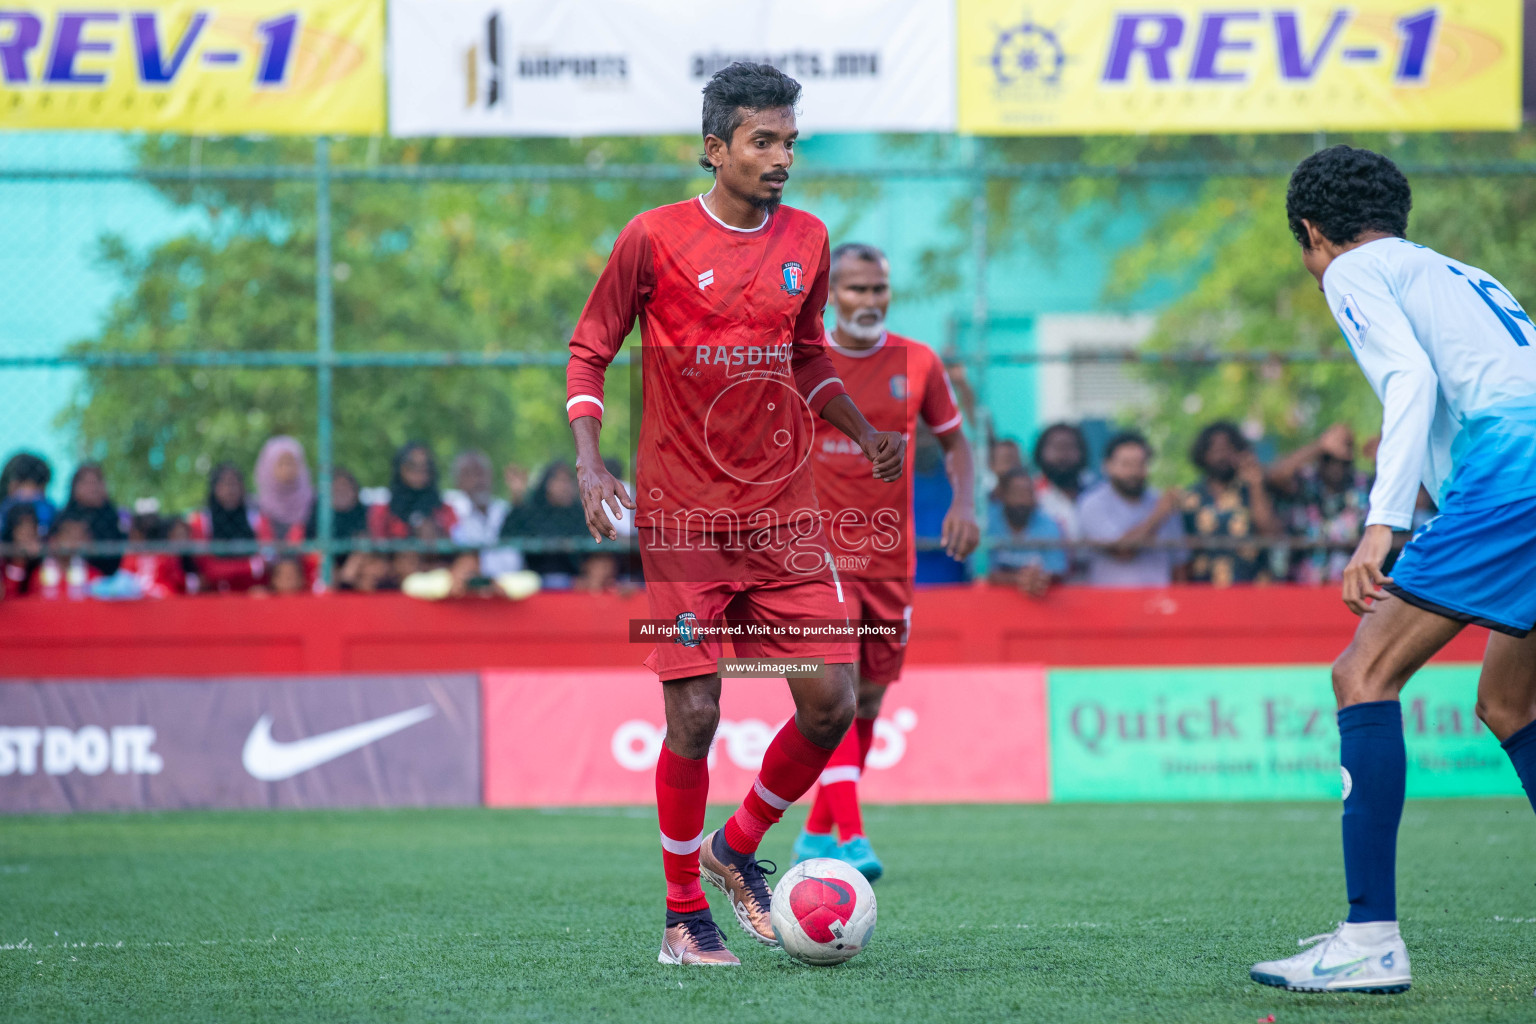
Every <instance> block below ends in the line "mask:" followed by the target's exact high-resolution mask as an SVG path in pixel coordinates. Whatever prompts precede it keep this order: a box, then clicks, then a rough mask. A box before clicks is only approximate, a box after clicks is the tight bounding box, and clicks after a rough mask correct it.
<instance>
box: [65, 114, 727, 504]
mask: <svg viewBox="0 0 1536 1024" xmlns="http://www.w3.org/2000/svg"><path fill="white" fill-rule="evenodd" d="M694 148H695V145H694V143H692V142H689V141H687V140H682V139H645V140H599V141H590V140H589V141H585V142H581V141H565V140H455V141H448V140H425V141H424V140H397V141H379V140H351V141H347V142H338V143H336V144H335V145H334V146H333V148H332V159H333V164H334V166H338V167H341V166H357V165H359V164H379V163H384V164H405V165H422V166H428V165H432V164H445V163H511V164H529V163H535V164H591V163H594V162H599V161H609V162H625V163H631V162H633V163H648V162H649V163H683V164H686V163H687V162H689V161H690V160H691V159H692V156H693V150H694ZM313 155H314V150H313V144H312V143H310V142H308V141H307V140H281V141H250V140H226V141H209V140H197V139H191V140H189V139H184V138H174V137H149V138H146V139H145V140H143V141H142V142H141V143H140V145H139V151H138V158H139V161H140V163H141V165H142V166H144V167H147V168H158V167H181V168H184V167H188V166H194V167H201V168H203V169H210V168H216V167H239V168H245V169H252V168H262V167H282V166H290V167H291V166H295V165H304V164H307V163H310V162H311V161H312V160H313ZM698 185H699V183H698V182H691V181H646V180H641V179H632V180H609V181H603V182H599V183H593V182H590V181H540V182H531V181H530V182H486V183H478V182H475V183H463V182H378V181H364V180H348V179H339V180H336V181H334V182H333V183H332V186H331V189H332V214H331V218H332V234H333V254H334V266H333V281H332V284H333V288H334V294H335V346H336V349H337V351H338V352H339V353H382V354H388V353H392V352H406V351H421V350H426V351H451V352H485V353H497V352H549V353H557V352H559V351H561V350H563V348H564V346H565V343H566V341H567V340H568V338H569V336H570V330H571V328H572V326H573V325H574V323H575V320H576V317H577V315H578V314H579V312H580V310H581V307H582V304H583V302H584V301H585V300H586V297H587V293H588V291H589V290H590V289H591V286H592V282H593V281H594V280H595V278H596V276H597V274H598V272H599V271H600V270H601V269H602V266H603V264H604V262H605V261H606V259H607V256H608V252H609V249H610V248H611V246H612V243H613V240H614V238H615V237H616V236H617V234H618V231H619V229H620V228H622V227H623V225H624V224H625V223H626V222H627V221H628V220H629V219H630V218H631V217H632V216H633V215H634V214H635V213H637V212H639V211H640V210H643V209H646V208H648V207H652V206H656V205H660V204H662V203H666V202H672V201H675V200H677V199H680V198H683V197H685V196H687V195H690V194H695V193H696V192H697V191H699V188H698ZM156 187H157V188H158V189H159V191H160V192H161V193H162V194H163V195H164V196H165V198H166V199H167V200H168V201H169V202H170V203H171V204H173V206H174V207H175V208H176V210H178V211H179V212H180V213H181V214H182V216H183V218H184V219H185V220H186V221H187V222H188V225H189V226H188V227H187V229H186V230H184V231H183V232H181V233H180V234H178V235H176V236H175V237H173V238H170V239H169V240H167V241H165V242H163V243H161V244H158V245H155V246H153V247H151V248H149V249H147V250H146V251H134V250H133V249H132V248H131V247H130V246H129V245H127V244H126V243H125V242H124V241H123V240H122V239H120V238H111V237H109V238H105V239H103V240H102V243H101V259H102V260H103V261H104V262H105V264H106V265H107V266H108V267H109V268H111V270H112V271H113V272H115V273H116V274H117V275H118V276H119V277H120V278H121V280H122V282H123V290H122V293H121V296H120V297H119V298H118V299H117V300H116V302H115V303H114V304H113V305H112V307H111V310H110V313H109V315H108V316H107V317H106V319H105V322H104V324H103V326H102V328H101V330H100V331H99V333H97V334H96V335H95V336H94V337H92V338H89V339H87V340H84V341H82V342H80V343H78V344H77V345H76V346H75V348H74V351H76V352H92V353H115V352H126V353H142V352H187V351H196V352H204V353H233V352H245V353H250V352H295V351H301V352H303V351H313V350H314V347H315V339H316V324H317V321H316V311H317V305H316V301H315V274H316V257H315V240H316V230H317V220H316V213H315V196H316V190H315V184H314V181H313V179H312V178H306V177H304V176H296V177H289V178H286V179H284V178H274V179H272V180H230V179H221V178H217V177H209V178H205V179H202V180H198V181H193V182H187V181H182V180H175V181H171V180H164V181H160V182H159V183H157V185H156ZM334 390H335V394H334V408H335V457H336V462H337V464H339V465H345V466H348V467H350V468H352V469H353V470H354V471H355V472H356V473H357V474H358V475H359V476H360V477H361V478H362V479H363V481H364V482H365V483H382V482H384V481H385V480H386V479H387V475H388V468H389V459H390V455H391V453H392V451H393V449H394V448H395V447H396V446H397V445H399V444H401V443H403V442H404V441H406V440H407V439H421V440H424V441H426V442H427V443H429V444H430V445H431V446H432V447H433V449H434V451H436V452H437V454H438V457H439V460H440V461H441V462H443V463H446V462H447V460H448V459H449V458H450V457H451V456H452V454H453V453H454V452H456V451H459V450H461V449H463V448H466V447H478V448H483V449H485V450H486V451H488V452H489V453H490V454H491V456H492V457H493V458H495V459H497V460H516V461H519V462H522V463H524V464H525V465H531V464H536V463H538V462H540V461H543V460H545V459H547V458H550V457H554V456H565V457H568V455H569V446H570V442H569V436H568V433H567V430H566V427H565V416H564V414H563V406H564V402H563V396H564V392H565V388H564V371H563V369H560V368H553V369H523V370H501V369H497V370H484V369H456V368H450V369H430V370H428V369H408V368H387V367H386V368H341V369H338V370H337V371H336V374H335V389H334ZM608 390H609V394H610V395H611V396H612V397H613V398H614V399H615V401H613V402H612V403H611V404H610V406H609V413H608V416H607V417H606V423H607V427H608V429H607V430H605V439H604V440H605V448H607V449H608V450H609V451H611V452H612V453H613V454H615V455H620V456H622V455H623V454H624V452H625V451H626V450H627V447H628V443H629V437H628V426H629V423H628V397H629V390H630V389H629V382H628V378H627V371H626V370H625V369H624V368H622V367H615V368H614V370H613V371H612V372H611V373H610V375H609V386H608ZM63 419H64V422H63V424H62V425H64V426H66V427H69V428H72V429H73V430H74V432H75V433H76V435H77V436H78V438H79V439H80V441H81V442H82V446H83V448H84V451H85V453H86V454H87V455H89V456H90V457H93V458H97V459H100V460H101V461H102V462H103V463H104V465H105V467H106V470H107V474H108V477H109V481H110V484H111V486H112V489H113V493H115V494H117V495H119V496H120V497H121V498H132V497H136V496H140V495H158V496H160V497H161V498H162V500H163V501H165V502H166V503H167V505H168V506H169V507H172V508H186V507H190V506H192V505H194V504H196V503H198V502H199V501H201V500H202V498H203V495H204V494H205V492H206V483H205V479H206V472H207V469H208V468H209V467H210V466H212V465H213V464H216V463H218V462H220V461H222V460H225V459H232V460H234V461H235V462H237V463H238V464H241V465H244V466H250V465H251V464H252V463H253V461H254V457H255V453H256V451H257V449H258V448H259V447H260V446H261V444H262V442H263V441H265V440H266V438H268V437H269V436H271V435H273V434H278V433H288V434H293V435H294V436H296V437H299V438H300V439H301V440H303V441H304V442H305V443H306V445H307V446H308V447H309V449H310V457H311V462H312V463H313V461H314V458H315V451H314V440H315V437H316V392H315V373H314V371H313V370H311V369H307V368H233V367H217V366H210V367H206V368H193V369H188V368H176V367H164V368H155V369H125V368H104V369H92V370H90V371H88V372H87V373H86V374H85V377H84V381H83V383H82V386H81V387H80V389H79V392H78V394H77V395H76V397H75V400H74V401H73V403H72V404H71V406H70V407H69V408H68V409H67V410H66V411H65V413H64V414H63Z"/></svg>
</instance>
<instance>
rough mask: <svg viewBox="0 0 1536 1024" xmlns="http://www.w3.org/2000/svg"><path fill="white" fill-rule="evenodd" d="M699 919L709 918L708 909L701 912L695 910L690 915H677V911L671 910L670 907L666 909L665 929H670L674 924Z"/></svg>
mask: <svg viewBox="0 0 1536 1024" xmlns="http://www.w3.org/2000/svg"><path fill="white" fill-rule="evenodd" d="M701 917H709V908H708V907H705V908H704V909H703V910H695V911H693V912H692V913H691V914H679V913H678V912H677V911H675V910H673V909H672V908H671V907H668V908H667V927H668V928H671V927H672V926H673V925H675V924H682V923H683V922H684V921H692V920H695V919H697V918H701Z"/></svg>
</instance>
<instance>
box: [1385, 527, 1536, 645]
mask: <svg viewBox="0 0 1536 1024" xmlns="http://www.w3.org/2000/svg"><path fill="white" fill-rule="evenodd" d="M1457 504H1458V503H1457V502H1455V501H1454V500H1448V501H1447V502H1446V508H1445V510H1444V511H1442V512H1441V513H1440V514H1439V515H1438V516H1436V517H1435V518H1433V519H1431V520H1430V521H1429V522H1427V523H1425V524H1424V525H1423V526H1421V527H1419V529H1418V531H1417V532H1416V533H1414V535H1413V539H1412V540H1410V541H1409V542H1408V545H1407V547H1405V548H1403V553H1402V555H1401V556H1400V557H1399V558H1398V560H1397V564H1396V565H1394V566H1393V567H1392V573H1391V575H1392V581H1393V582H1392V583H1391V584H1390V585H1388V586H1387V588H1386V589H1387V590H1388V591H1390V592H1391V593H1393V594H1396V595H1397V596H1398V597H1400V598H1402V599H1403V600H1404V601H1407V602H1408V603H1409V604H1412V605H1416V606H1417V607H1420V608H1423V609H1424V610H1426V611H1431V612H1434V613H1436V614H1438V615H1444V616H1445V617H1446V618H1450V619H1456V620H1457V621H1459V622H1469V623H1472V624H1474V625H1478V626H1487V627H1488V628H1489V629H1495V630H1498V631H1499V632H1500V633H1508V634H1509V635H1510V636H1515V637H1524V636H1525V635H1526V634H1527V633H1529V632H1530V631H1531V630H1532V629H1533V628H1536V498H1529V497H1528V498H1522V499H1521V500H1519V501H1512V502H1510V503H1509V504H1508V505H1499V506H1497V507H1495V508H1489V509H1478V510H1476V511H1466V512H1462V511H1458V510H1457V509H1456V507H1455V506H1456V505H1457Z"/></svg>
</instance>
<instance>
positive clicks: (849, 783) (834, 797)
mask: <svg viewBox="0 0 1536 1024" xmlns="http://www.w3.org/2000/svg"><path fill="white" fill-rule="evenodd" d="M874 742H875V720H874V719H873V718H855V719H854V720H853V728H852V729H849V730H848V732H847V733H846V734H844V736H843V742H842V743H840V744H838V747H837V749H836V750H834V751H833V752H832V757H831V759H830V760H828V761H827V767H826V770H825V771H823V772H822V773H821V787H820V788H819V789H817V790H816V802H815V803H813V804H812V805H811V814H810V817H809V818H807V819H806V822H805V830H806V831H807V832H814V833H816V834H817V835H826V834H828V833H830V832H831V831H832V826H833V825H836V826H837V831H838V834H839V835H840V836H841V837H842V841H843V842H845V843H846V842H847V841H848V840H850V839H852V838H854V837H855V836H861V835H863V834H864V816H863V814H862V812H861V811H860V810H859V777H860V776H861V775H863V773H864V762H865V761H867V760H868V759H869V748H870V747H872V746H873V745H874Z"/></svg>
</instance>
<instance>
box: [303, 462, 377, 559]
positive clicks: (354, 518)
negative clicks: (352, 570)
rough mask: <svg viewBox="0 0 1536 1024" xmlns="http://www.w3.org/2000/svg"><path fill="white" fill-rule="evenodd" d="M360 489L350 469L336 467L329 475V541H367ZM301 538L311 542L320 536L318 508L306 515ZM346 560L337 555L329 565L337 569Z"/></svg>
mask: <svg viewBox="0 0 1536 1024" xmlns="http://www.w3.org/2000/svg"><path fill="white" fill-rule="evenodd" d="M362 490H363V489H362V487H361V486H359V484H358V482H357V477H356V476H354V475H353V474H352V471H351V470H350V469H346V468H344V467H341V466H337V467H336V468H335V469H333V470H332V471H331V539H332V540H338V541H340V540H367V539H368V508H367V506H366V505H364V504H363V499H362ZM304 536H305V537H307V538H308V539H310V540H314V539H315V538H316V537H318V536H320V525H319V506H318V505H316V506H315V507H314V509H313V510H312V511H311V512H310V515H309V525H308V526H306V527H305V528H304ZM346 560H347V552H345V551H338V552H337V553H336V555H335V556H334V557H333V558H332V561H333V562H334V563H335V564H336V565H337V566H338V567H340V566H341V565H342V564H343V563H345V562H346Z"/></svg>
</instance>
